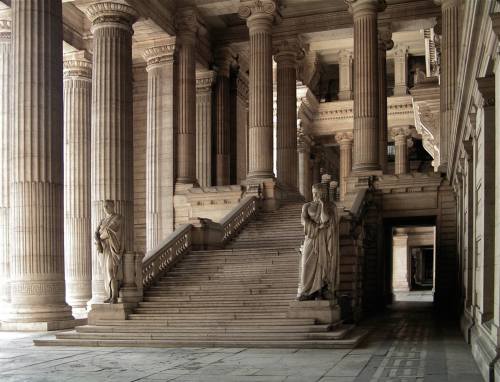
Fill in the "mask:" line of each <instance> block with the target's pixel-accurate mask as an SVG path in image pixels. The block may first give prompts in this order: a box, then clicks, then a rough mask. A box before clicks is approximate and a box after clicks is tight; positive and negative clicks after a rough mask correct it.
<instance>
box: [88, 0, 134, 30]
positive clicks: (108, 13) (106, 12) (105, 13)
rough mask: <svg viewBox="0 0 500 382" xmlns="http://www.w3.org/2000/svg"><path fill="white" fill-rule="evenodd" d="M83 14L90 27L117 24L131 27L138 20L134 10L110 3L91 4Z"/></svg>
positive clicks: (120, 4)
mask: <svg viewBox="0 0 500 382" xmlns="http://www.w3.org/2000/svg"><path fill="white" fill-rule="evenodd" d="M85 13H86V14H87V17H88V18H89V19H90V21H91V22H92V25H98V24H102V23H117V24H125V25H128V26H131V25H132V24H133V23H134V22H135V21H136V20H137V19H138V18H139V14H138V13H137V12H136V11H135V9H134V8H132V7H130V6H128V5H126V4H122V3H114V2H110V1H108V2H103V3H94V4H91V5H90V6H89V7H88V8H87V9H86V11H85Z"/></svg>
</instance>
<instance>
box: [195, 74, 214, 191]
mask: <svg viewBox="0 0 500 382" xmlns="http://www.w3.org/2000/svg"><path fill="white" fill-rule="evenodd" d="M214 81H215V72H214V71H211V70H207V71H203V72H200V73H197V74H196V177H197V179H198V182H199V184H200V186H201V187H210V186H212V85H213V84H214Z"/></svg>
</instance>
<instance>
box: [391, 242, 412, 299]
mask: <svg viewBox="0 0 500 382" xmlns="http://www.w3.org/2000/svg"><path fill="white" fill-rule="evenodd" d="M408 281H409V280H408V235H406V234H396V235H394V236H393V238H392V290H393V291H394V292H408V291H409V290H410V287H409V282H408Z"/></svg>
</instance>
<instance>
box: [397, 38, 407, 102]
mask: <svg viewBox="0 0 500 382" xmlns="http://www.w3.org/2000/svg"><path fill="white" fill-rule="evenodd" d="M407 82H408V48H407V47H402V46H399V47H397V49H396V50H395V51H394V95H395V96H405V95H407V94H408V83H407Z"/></svg>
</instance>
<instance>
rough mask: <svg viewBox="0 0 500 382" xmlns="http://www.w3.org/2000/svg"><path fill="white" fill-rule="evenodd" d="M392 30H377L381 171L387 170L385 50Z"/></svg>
mask: <svg viewBox="0 0 500 382" xmlns="http://www.w3.org/2000/svg"><path fill="white" fill-rule="evenodd" d="M391 37H392V32H391V30H390V29H389V28H388V27H385V28H381V29H379V31H378V102H379V103H378V117H379V130H378V132H379V137H378V144H379V152H378V157H379V163H380V169H381V170H382V172H384V173H385V172H387V70H386V59H387V55H386V52H387V51H388V50H390V49H392V47H393V46H394V42H393V41H392V40H391Z"/></svg>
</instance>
